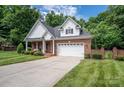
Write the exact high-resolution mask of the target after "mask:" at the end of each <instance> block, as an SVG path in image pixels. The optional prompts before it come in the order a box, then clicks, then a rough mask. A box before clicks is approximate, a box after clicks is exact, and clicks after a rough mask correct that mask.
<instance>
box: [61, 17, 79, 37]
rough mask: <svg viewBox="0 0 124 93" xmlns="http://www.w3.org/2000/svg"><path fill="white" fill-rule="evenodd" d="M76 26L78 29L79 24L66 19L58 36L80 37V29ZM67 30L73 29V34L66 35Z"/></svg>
mask: <svg viewBox="0 0 124 93" xmlns="http://www.w3.org/2000/svg"><path fill="white" fill-rule="evenodd" d="M77 25H78V26H79V27H80V25H79V24H77V23H76V22H75V21H74V20H72V19H70V18H69V19H67V20H66V21H65V22H64V23H63V25H62V26H61V27H62V31H60V36H79V35H80V29H79V28H77ZM67 29H73V33H69V34H67V33H66V30H67Z"/></svg>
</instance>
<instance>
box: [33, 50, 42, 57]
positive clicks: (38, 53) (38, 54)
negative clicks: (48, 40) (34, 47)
mask: <svg viewBox="0 0 124 93" xmlns="http://www.w3.org/2000/svg"><path fill="white" fill-rule="evenodd" d="M33 55H35V56H41V55H43V53H42V51H39V50H38V51H35V52H34V54H33Z"/></svg>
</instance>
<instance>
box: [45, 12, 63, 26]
mask: <svg viewBox="0 0 124 93" xmlns="http://www.w3.org/2000/svg"><path fill="white" fill-rule="evenodd" d="M64 20H65V17H64V15H63V14H55V13H54V11H51V12H50V13H48V14H47V15H46V23H47V24H48V25H49V26H52V27H55V26H58V25H61V24H62V23H63V22H64Z"/></svg>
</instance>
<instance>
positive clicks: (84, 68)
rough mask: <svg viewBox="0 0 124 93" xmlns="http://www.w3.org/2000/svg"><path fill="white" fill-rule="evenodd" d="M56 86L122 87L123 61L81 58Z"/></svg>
mask: <svg viewBox="0 0 124 93" xmlns="http://www.w3.org/2000/svg"><path fill="white" fill-rule="evenodd" d="M55 86H56V87H120V86H123V87H124V62H122V61H121V62H119V61H115V60H88V59H87V60H83V61H82V62H81V63H80V64H79V65H78V66H76V67H75V68H74V69H72V71H70V72H69V73H68V74H66V75H65V76H64V78H63V79H61V80H60V81H59V82H58V83H57V84H56V85H55Z"/></svg>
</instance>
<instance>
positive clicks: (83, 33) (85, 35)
mask: <svg viewBox="0 0 124 93" xmlns="http://www.w3.org/2000/svg"><path fill="white" fill-rule="evenodd" d="M40 22H41V23H42V24H43V25H44V26H45V27H46V28H47V29H48V31H49V32H50V33H51V34H52V35H53V36H54V37H55V38H60V39H62V38H77V37H78V38H79V37H82V38H91V35H90V33H88V32H86V31H84V30H83V29H81V30H82V31H81V33H80V35H79V36H69V37H60V31H59V30H58V29H59V28H60V27H61V26H56V27H54V28H53V27H51V26H48V25H47V24H46V23H45V22H42V21H41V20H40Z"/></svg>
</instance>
